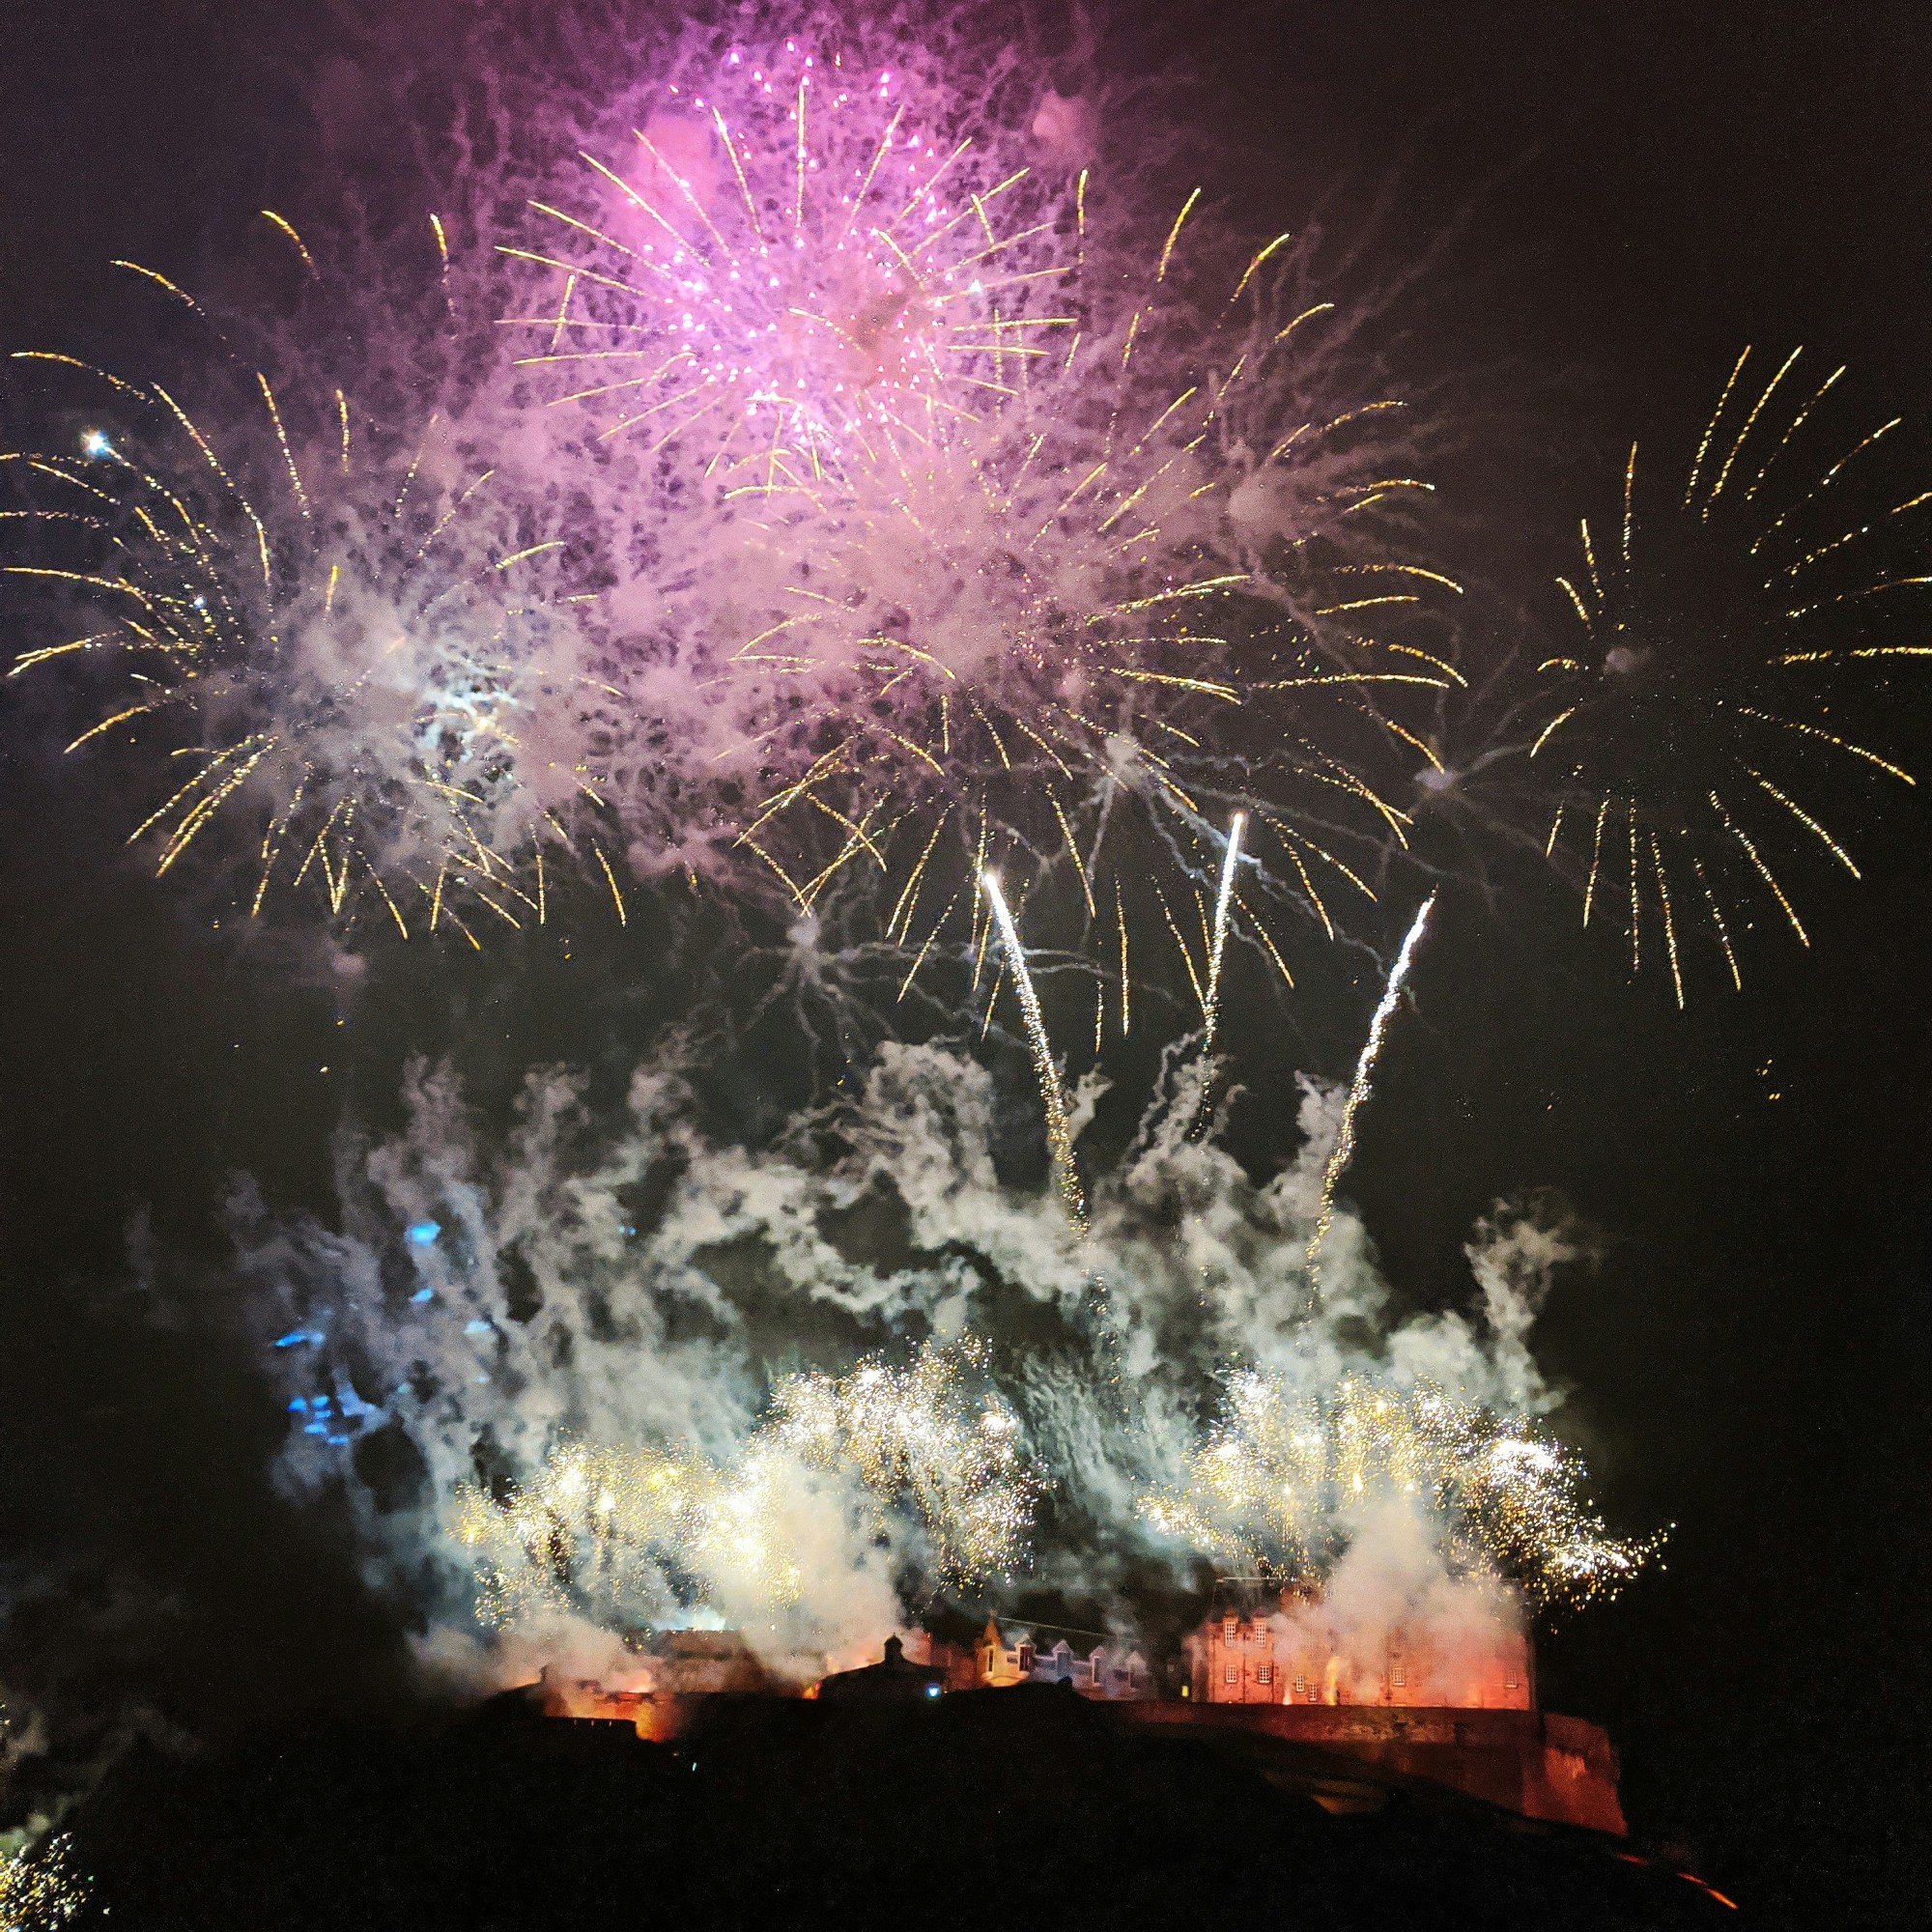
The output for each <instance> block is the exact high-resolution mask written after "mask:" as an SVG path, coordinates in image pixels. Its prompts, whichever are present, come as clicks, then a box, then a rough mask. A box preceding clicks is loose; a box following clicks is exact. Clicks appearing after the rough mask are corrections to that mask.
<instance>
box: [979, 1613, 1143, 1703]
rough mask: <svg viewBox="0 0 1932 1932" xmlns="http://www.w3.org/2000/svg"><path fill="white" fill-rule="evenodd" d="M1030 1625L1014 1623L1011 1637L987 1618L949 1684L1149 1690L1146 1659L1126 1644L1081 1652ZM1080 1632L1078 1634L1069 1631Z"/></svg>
mask: <svg viewBox="0 0 1932 1932" xmlns="http://www.w3.org/2000/svg"><path fill="white" fill-rule="evenodd" d="M1040 1634H1041V1633H1040V1632H1039V1631H1038V1630H1037V1628H1035V1627H1033V1626H1021V1627H1017V1628H1016V1629H1015V1630H1014V1632H1013V1634H1012V1638H1011V1640H1010V1641H1009V1640H1008V1637H1007V1634H1005V1633H1004V1632H1003V1631H1002V1630H1001V1629H1000V1626H999V1624H998V1623H997V1622H996V1621H995V1620H994V1619H993V1618H991V1617H988V1618H987V1619H986V1628H985V1629H984V1631H982V1632H981V1633H980V1641H979V1643H978V1644H977V1645H976V1646H975V1648H974V1652H973V1655H972V1658H971V1660H970V1662H969V1664H968V1670H967V1672H966V1673H965V1681H964V1682H957V1681H955V1683H954V1687H953V1688H956V1689H959V1690H968V1689H981V1688H989V1689H999V1688H1003V1687H1005V1686H1007V1685H1011V1684H1067V1685H1071V1686H1072V1688H1073V1689H1074V1690H1077V1691H1078V1692H1079V1693H1080V1694H1081V1695H1082V1696H1083V1697H1105V1698H1122V1697H1149V1696H1151V1695H1152V1694H1153V1684H1152V1677H1151V1672H1150V1671H1149V1669H1148V1662H1147V1659H1146V1658H1144V1657H1143V1656H1142V1655H1141V1653H1140V1652H1139V1651H1138V1650H1136V1649H1134V1648H1133V1647H1132V1646H1131V1645H1127V1644H1122V1643H1115V1642H1109V1641H1106V1640H1104V1639H1103V1640H1102V1641H1101V1642H1099V1643H1096V1644H1095V1645H1094V1647H1093V1649H1092V1650H1090V1651H1089V1652H1088V1653H1087V1654H1086V1655H1085V1656H1084V1657H1083V1656H1082V1655H1081V1654H1080V1653H1079V1652H1078V1651H1076V1650H1075V1649H1074V1648H1073V1647H1072V1645H1070V1644H1069V1643H1068V1642H1067V1641H1066V1638H1065V1635H1061V1636H1058V1637H1056V1638H1055V1640H1054V1642H1053V1643H1051V1644H1042V1643H1041V1642H1040V1640H1039V1639H1040ZM1074 1634H1076V1635H1078V1634H1082V1633H1078V1632H1076V1633H1074Z"/></svg>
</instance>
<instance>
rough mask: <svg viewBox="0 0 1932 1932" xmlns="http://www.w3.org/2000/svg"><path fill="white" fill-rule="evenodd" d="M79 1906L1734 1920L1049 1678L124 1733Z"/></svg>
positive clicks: (1636, 1875) (1467, 1817) (1602, 1868)
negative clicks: (361, 1723)
mask: <svg viewBox="0 0 1932 1932" xmlns="http://www.w3.org/2000/svg"><path fill="white" fill-rule="evenodd" d="M74 1836H75V1851H76V1854H77V1862H78V1863H79V1865H80V1866H81V1868H82V1869H83V1870H86V1871H89V1872H91V1873H92V1874H93V1876H94V1878H95V1894H94V1901H93V1905H92V1907H91V1908H90V1912H89V1914H88V1916H87V1918H86V1919H85V1920H84V1921H83V1922H86V1923H89V1924H99V1925H101V1926H104V1927H119V1926H134V1927H140V1928H143V1932H172V1928H177V1927H179V1928H190V1927H191V1928H193V1932H226V1928H230V1927H233V1928H245V1929H246V1932H261V1928H264V1927H268V1926H274V1925H293V1924H324V1923H327V1924H339V1925H352V1926H355V1927H358V1928H364V1932H376V1928H388V1927H396V1928H403V1927H408V1928H412V1932H429V1929H430V1928H442V1927H451V1928H454V1927H462V1928H464V1932H491V1928H497V1927H501V1928H505V1932H507V1929H508V1928H512V1927H514V1928H518V1932H542V1928H548V1927H554V1926H556V1927H561V1926H570V1927H584V1928H601V1927H606V1926H609V1927H633V1926H638V1927H642V1926H650V1927H679V1928H683V1927H712V1926H720V1927H723V1926H729V1927H747V1928H750V1927H764V1926H770V1927H780V1926H785V1927H790V1926H800V1925H837V1926H839V1927H844V1928H864V1927H871V1926H880V1927H886V1926H891V1927H894V1928H895V1932H896V1928H901V1927H913V1926H918V1927H942V1928H951V1927H958V1928H961V1932H966V1928H972V1932H1006V1928H1009V1927H1013V1926H1030V1925H1052V1926H1054V1927H1056V1928H1085V1927H1094V1928H1102V1927H1104V1928H1107V1932H1120V1928H1122V1927H1138V1926H1161V1927H1164V1928H1182V1929H1183V1932H1184V1928H1186V1927H1189V1926H1194V1925H1200V1926H1208V1925H1224V1924H1233V1923H1260V1924H1286V1923H1293V1924H1294V1925H1295V1926H1297V1927H1313V1928H1324V1927H1335V1928H1356V1927H1380V1926H1391V1927H1394V1926H1401V1927H1403V1928H1405V1932H1412V1928H1421V1927H1438V1926H1471V1927H1496V1928H1514V1927H1525V1928H1527V1927H1546V1926H1551V1925H1562V1926H1563V1927H1565V1928H1567V1929H1568V1932H1589V1928H1596V1927H1605V1928H1607V1927H1652V1926H1657V1927H1674V1926H1697V1925H1733V1926H1734V1925H1736V1924H1738V1923H1739V1922H1740V1919H1741V1918H1742V1915H1739V1914H1735V1913H1733V1912H1732V1911H1730V1910H1728V1909H1726V1908H1725V1907H1724V1906H1723V1905H1721V1904H1719V1902H1718V1901H1717V1900H1716V1899H1715V1898H1714V1897H1713V1896H1712V1895H1711V1894H1710V1893H1708V1892H1707V1891H1706V1890H1704V1889H1701V1888H1700V1887H1698V1886H1697V1885H1695V1884H1693V1883H1691V1882H1690V1881H1688V1880H1686V1879H1684V1878H1681V1877H1680V1876H1678V1875H1677V1874H1676V1873H1674V1872H1672V1871H1670V1870H1669V1869H1668V1868H1667V1867H1664V1866H1660V1865H1655V1864H1650V1863H1647V1862H1643V1861H1638V1860H1637V1859H1636V1858H1635V1856H1634V1854H1633V1853H1632V1852H1631V1850H1630V1848H1629V1847H1628V1846H1626V1845H1624V1844H1622V1843H1621V1842H1620V1841H1616V1840H1611V1839H1605V1838H1599V1837H1597V1836H1595V1835H1593V1834H1590V1833H1576V1832H1569V1831H1565V1830H1563V1829H1561V1828H1553V1827H1545V1826H1535V1825H1530V1824H1528V1823H1526V1822H1525V1821H1523V1820H1520V1819H1517V1818H1513V1817H1511V1816H1510V1815H1509V1814H1507V1813H1504V1812H1500V1811H1496V1810H1493V1809H1491V1808H1489V1807H1486V1806H1483V1805H1480V1804H1474V1803H1472V1802H1469V1801H1466V1800H1463V1799H1460V1798H1457V1797H1455V1796H1454V1795H1453V1794H1449V1793H1443V1792H1437V1791H1435V1790H1433V1789H1432V1788H1431V1787H1428V1786H1424V1785H1419V1784H1414V1783H1411V1782H1406V1781H1404V1780H1402V1779H1400V1778H1398V1777H1395V1776H1390V1775H1383V1774H1378V1773H1375V1772H1372V1771H1368V1770H1365V1768H1364V1767H1362V1766H1360V1765H1358V1764H1350V1762H1348V1761H1347V1760H1344V1759H1337V1758H1330V1757H1327V1756H1326V1755H1325V1754H1324V1753H1321V1752H1319V1751H1310V1750H1308V1749H1306V1748H1305V1747H1286V1748H1285V1749H1284V1750H1283V1751H1282V1752H1281V1753H1279V1754H1278V1755H1276V1756H1274V1757H1270V1756H1269V1755H1268V1754H1267V1753H1266V1752H1262V1753H1259V1754H1258V1753H1256V1752H1255V1751H1254V1750H1253V1749H1252V1748H1247V1749H1244V1750H1240V1751H1237V1750H1235V1749H1231V1748H1229V1747H1227V1745H1226V1744H1225V1743H1224V1742H1223V1741H1221V1740H1219V1739H1218V1738H1217V1737H1215V1736H1208V1735H1202V1736H1195V1735H1186V1734H1183V1735H1179V1736H1169V1735H1162V1734H1158V1733H1154V1732H1151V1731H1147V1730H1136V1729H1133V1728H1131V1727H1128V1726H1126V1725H1124V1724H1122V1723H1121V1722H1120V1721H1119V1720H1118V1719H1117V1718H1116V1716H1115V1715H1114V1714H1113V1713H1111V1712H1109V1711H1107V1710H1106V1709H1104V1708H1102V1707H1096V1706H1094V1705H1090V1704H1086V1703H1083V1702H1081V1701H1080V1700H1078V1699H1077V1698H1075V1697H1073V1696H1072V1695H1070V1694H1067V1693H1063V1692H1058V1691H1054V1690H1043V1689H1042V1690H1024V1689H1023V1690H1003V1691H982V1692H972V1693H967V1694H963V1695H958V1696H952V1697H947V1698H945V1699H943V1700H938V1701H934V1702H930V1703H923V1704H921V1705H918V1706H905V1705H895V1706H854V1705H844V1706H840V1705H836V1704H831V1703H818V1702H800V1701H794V1700H782V1699H765V1698H721V1699H719V1700H717V1702H716V1705H715V1706H714V1707H713V1708H712V1709H711V1710H710V1711H709V1712H708V1713H707V1715H706V1716H705V1718H704V1719H702V1720H701V1721H700V1722H699V1723H698V1724H697V1725H696V1727H695V1728H694V1730H693V1731H691V1732H690V1733H688V1734H687V1735H686V1737H685V1738H684V1739H683V1740H682V1741H681V1743H680V1744H679V1745H678V1746H677V1747H666V1746H658V1745H649V1744H644V1743H641V1742H639V1740H638V1739H637V1738H636V1736H635V1735H634V1734H633V1733H632V1732H631V1731H630V1729H629V1728H628V1727H625V1726H620V1725H610V1724H598V1723H577V1722H571V1721H565V1720H556V1719H542V1718H540V1717H537V1716H534V1715H532V1714H531V1713H530V1711H529V1709H528V1707H527V1706H526V1705H524V1704H521V1703H519V1702H518V1701H516V1700H514V1699H511V1700H498V1701H497V1705H496V1706H494V1707H485V1709H484V1710H483V1711H481V1712H478V1713H473V1714H471V1715H470V1716H469V1717H467V1718H465V1719H461V1720H458V1721H456V1722H453V1723H447V1724H443V1725H440V1726H425V1727H419V1728H416V1729H413V1730H397V1731H393V1732H385V1733H374V1732H371V1731H368V1730H351V1729H345V1728H339V1727H334V1728H311V1729H306V1730H302V1731H299V1732H286V1733H281V1734H277V1735H274V1736H270V1737H263V1738H260V1739H257V1740H256V1741H255V1742H254V1743H253V1744H252V1745H251V1746H250V1747H248V1748H246V1749H244V1750H242V1751H241V1752H239V1753H236V1754H234V1755H231V1756H229V1757H227V1758H225V1759H223V1760H220V1761H215V1762H204V1763H201V1764H195V1765H181V1764H176V1763H171V1762H168V1761H166V1760H163V1759H161V1758H159V1757H157V1756H154V1755H145V1756H140V1757H136V1758H132V1759H129V1760H128V1761H127V1762H126V1763H124V1765H123V1766H122V1767H121V1768H120V1770H119V1771H118V1772H117V1773H116V1774H115V1776H113V1777H112V1778H111V1779H110V1780H109V1781H108V1783H107V1784H106V1785H104V1786H103V1787H102V1789H101V1790H100V1791H99V1793H98V1794H97V1796H96V1798H95V1800H94V1801H93V1803H92V1804H90V1805H89V1806H88V1808H87V1810H86V1812H85V1813H84V1814H83V1815H82V1817H81V1818H80V1819H79V1820H78V1821H77V1823H76V1827H75V1832H74Z"/></svg>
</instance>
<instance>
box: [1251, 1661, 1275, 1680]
mask: <svg viewBox="0 0 1932 1932" xmlns="http://www.w3.org/2000/svg"><path fill="white" fill-rule="evenodd" d="M1255 1682H1256V1683H1257V1684H1272V1683H1273V1682H1274V1665H1273V1664H1271V1663H1263V1664H1258V1665H1257V1666H1256V1667H1255Z"/></svg>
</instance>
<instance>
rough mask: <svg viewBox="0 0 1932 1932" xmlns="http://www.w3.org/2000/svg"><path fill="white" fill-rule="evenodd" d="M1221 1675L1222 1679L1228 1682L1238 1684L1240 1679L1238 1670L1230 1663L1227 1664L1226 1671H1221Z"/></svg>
mask: <svg viewBox="0 0 1932 1932" xmlns="http://www.w3.org/2000/svg"><path fill="white" fill-rule="evenodd" d="M1222 1676H1223V1681H1224V1682H1226V1683H1229V1684H1238V1683H1239V1682H1240V1681H1241V1673H1240V1671H1239V1670H1238V1669H1237V1668H1236V1666H1235V1665H1234V1664H1232V1663H1231V1664H1229V1666H1228V1668H1227V1669H1226V1671H1224V1672H1223V1673H1222Z"/></svg>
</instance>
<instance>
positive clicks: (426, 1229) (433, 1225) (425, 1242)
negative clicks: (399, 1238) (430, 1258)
mask: <svg viewBox="0 0 1932 1932" xmlns="http://www.w3.org/2000/svg"><path fill="white" fill-rule="evenodd" d="M441 1233H442V1223H441V1222H440V1221H412V1222H411V1223H410V1225H409V1226H408V1227H407V1228H405V1229H404V1230H403V1239H404V1240H406V1241H407V1242H409V1244H410V1246H411V1247H412V1248H427V1247H429V1246H431V1245H433V1243H434V1242H435V1240H436V1237H437V1236H439V1235H440V1234H441Z"/></svg>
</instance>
